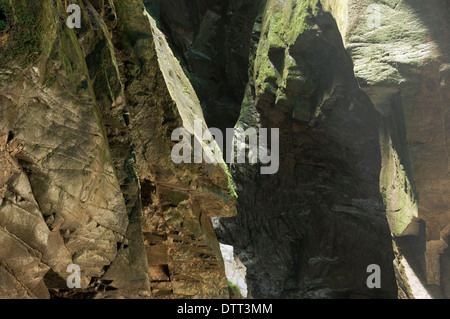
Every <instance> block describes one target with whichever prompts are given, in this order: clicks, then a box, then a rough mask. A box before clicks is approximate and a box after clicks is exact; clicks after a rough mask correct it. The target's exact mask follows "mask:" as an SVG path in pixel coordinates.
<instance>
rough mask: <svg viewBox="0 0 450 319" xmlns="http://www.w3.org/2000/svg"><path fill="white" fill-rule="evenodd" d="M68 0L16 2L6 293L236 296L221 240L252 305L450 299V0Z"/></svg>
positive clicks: (4, 226)
mask: <svg viewBox="0 0 450 319" xmlns="http://www.w3.org/2000/svg"><path fill="white" fill-rule="evenodd" d="M70 3H73V4H76V5H78V6H79V7H80V9H81V11H80V13H81V21H80V22H81V27H80V28H74V29H71V28H69V26H68V25H67V24H66V19H67V17H68V15H69V14H70V13H69V14H68V13H67V6H68V4H69V2H68V1H66V0H42V1H27V0H14V1H13V0H0V244H1V245H2V249H1V250H0V298H51V297H54V298H229V297H236V296H238V295H239V292H238V291H237V289H236V287H233V285H230V286H229V283H227V279H226V274H225V269H224V261H223V258H222V255H221V249H220V245H219V242H218V240H217V237H216V236H218V237H219V238H220V240H221V242H223V243H224V244H229V245H233V246H234V251H235V253H236V254H237V257H239V259H237V258H235V257H234V255H233V254H232V253H231V255H229V256H228V257H227V258H228V259H229V260H228V261H229V262H230V264H232V265H233V267H237V268H239V269H241V268H242V269H245V268H246V269H247V279H246V280H244V279H243V278H241V277H239V278H240V279H239V280H241V281H242V283H245V282H247V283H248V290H249V291H248V295H250V296H252V297H256V298H395V297H397V296H398V297H400V298H414V297H423V296H425V297H427V296H428V297H450V271H449V269H450V249H449V248H448V246H449V240H450V239H449V238H450V210H449V209H448V207H449V204H450V203H449V200H448V198H447V197H448V196H447V194H448V192H449V191H450V179H449V174H448V169H449V150H448V136H449V134H450V131H449V129H448V127H447V126H448V122H449V120H450V119H449V116H450V115H449V112H448V110H449V108H450V104H449V103H450V84H449V83H450V56H449V52H450V41H449V40H450V39H449V36H450V2H449V1H448V0H429V1H426V2H424V1H419V0H410V1H398V0H383V1H381V0H380V1H378V0H320V1H319V0H301V1H299V0H164V1H160V0H143V1H141V0H127V1H122V0H74V1H70ZM146 9H147V10H148V13H147V11H146ZM163 32H164V33H163ZM168 42H169V43H168ZM172 50H173V52H174V53H172ZM194 121H200V123H201V126H202V129H203V130H205V129H206V128H207V127H208V126H209V127H217V128H219V129H222V130H224V129H225V128H231V127H235V137H242V135H243V134H244V131H245V130H246V129H248V128H256V129H258V130H259V129H261V128H268V129H279V133H280V134H279V139H273V140H271V141H270V142H269V145H268V146H269V148H270V147H274V146H275V143H278V144H279V169H278V170H277V171H276V172H275V173H274V174H272V175H263V174H261V170H260V169H261V165H260V164H232V165H231V166H230V167H229V168H227V167H226V165H225V164H224V163H223V161H222V160H217V159H215V160H213V161H212V162H211V163H207V162H205V161H204V162H203V163H201V164H195V163H192V164H190V163H181V164H176V163H175V162H174V160H173V158H172V157H173V156H172V155H173V147H174V146H175V145H177V143H178V141H175V140H173V139H174V137H173V134H172V133H173V132H174V130H175V129H177V128H184V129H185V130H186V132H188V133H189V134H190V135H191V136H192V138H191V140H190V141H191V145H192V142H194V144H195V142H197V144H201V145H202V147H203V149H204V150H205V152H206V153H205V154H207V152H209V150H208V149H207V148H206V146H207V144H206V143H204V142H203V143H202V136H199V135H198V133H197V132H195V130H194ZM236 123H237V124H236ZM260 132H261V131H260ZM269 135H270V134H269ZM176 138H178V136H176ZM179 138H180V139H181V136H180V137H179ZM211 145H212V146H213V147H214V146H217V144H216V143H215V142H214V141H212V142H211V144H210V146H211ZM184 151H191V153H192V151H193V149H192V147H188V148H186V149H183V152H184ZM183 155H184V153H183ZM191 155H192V154H191ZM249 157H250V155H249V156H248V157H247V158H246V162H247V163H248V162H250V159H249ZM228 169H230V171H231V173H232V177H233V180H234V181H232V180H231V176H230V173H229V172H228ZM236 193H237V194H238V195H239V197H238V198H237V199H236V196H235V195H236ZM236 208H237V210H238V212H239V213H238V215H237V216H235V215H236ZM213 217H217V218H213ZM211 218H213V221H211ZM216 234H217V235H216ZM392 237H393V238H394V244H393V245H392ZM228 249H229V250H230V251H232V248H231V247H228ZM238 260H241V261H242V262H243V264H244V266H245V267H244V266H243V265H241V264H240V263H239V262H237V261H238ZM393 261H394V263H393ZM70 265H77V266H78V267H79V268H80V271H81V274H80V275H81V277H80V285H81V288H77V289H70V288H69V287H68V284H67V282H66V279H70V278H68V277H69V275H71V272H70V271H69V269H70V268H68V266H70ZM374 265H375V267H373V266H374ZM376 266H379V269H380V276H381V277H380V280H379V283H380V285H381V288H379V289H370V288H369V286H370V282H369V281H370V280H371V279H369V281H368V277H369V276H370V275H371V273H370V272H369V271H370V270H371V269H378V267H376ZM228 275H229V276H231V275H230V274H228ZM375 275H376V274H375ZM414 275H415V276H414ZM370 278H372V279H373V278H375V277H370ZM396 279H397V284H396ZM375 281H377V280H375ZM230 288H231V289H230ZM233 288H234V289H235V291H234V292H233ZM230 292H231V295H230Z"/></svg>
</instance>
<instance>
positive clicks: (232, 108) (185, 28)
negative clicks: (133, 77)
mask: <svg viewBox="0 0 450 319" xmlns="http://www.w3.org/2000/svg"><path fill="white" fill-rule="evenodd" d="M144 3H145V4H146V5H147V7H148V8H149V10H150V11H151V12H153V14H154V15H155V16H156V17H158V20H159V21H160V25H161V28H162V30H163V31H165V33H166V34H167V36H168V37H169V39H170V40H171V42H172V44H173V47H174V49H175V51H176V52H178V56H179V58H180V60H181V61H182V62H183V64H184V65H185V70H186V72H188V73H189V75H190V80H191V81H192V84H193V86H194V88H195V90H196V92H197V94H198V96H199V99H200V101H201V103H202V108H203V110H204V112H205V119H206V121H207V123H208V125H209V126H210V127H217V128H220V129H222V130H224V129H225V128H229V127H233V126H234V125H235V124H236V121H237V119H238V117H239V112H240V106H241V101H242V98H243V96H244V89H245V86H246V83H247V82H248V58H249V50H250V39H251V35H252V29H253V24H254V21H255V18H256V15H257V14H258V11H259V8H260V7H261V5H262V4H263V3H264V1H263V0H243V1H235V0H225V1H224V0H212V1H211V0H193V1H192V0H175V1H173V0H171V1H165V0H164V1H160V0H145V1H144Z"/></svg>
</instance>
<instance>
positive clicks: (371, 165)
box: [217, 1, 397, 298]
mask: <svg viewBox="0 0 450 319" xmlns="http://www.w3.org/2000/svg"><path fill="white" fill-rule="evenodd" d="M261 30H262V31H261V38H260V40H259V42H258V43H256V44H255V51H254V53H255V59H254V64H253V66H254V69H253V70H252V71H251V81H250V83H249V86H248V90H247V94H246V97H245V99H244V103H243V106H242V111H241V118H240V120H239V122H238V126H240V127H243V128H246V127H248V126H250V125H261V127H268V128H280V170H279V172H278V173H277V174H275V175H259V172H258V169H257V168H256V167H251V166H249V165H234V166H233V170H232V171H233V177H234V179H235V181H236V185H237V193H238V195H239V198H238V212H239V213H238V216H237V217H236V218H233V219H221V224H222V225H221V226H218V227H217V232H218V234H219V237H220V238H221V239H222V240H224V241H225V242H226V243H228V244H231V245H233V246H235V249H236V252H237V255H238V257H239V258H240V259H241V260H242V261H243V263H244V264H245V265H246V267H247V268H248V281H249V289H250V292H251V293H252V295H253V296H254V297H290V298H292V297H301V298H338V297H340V298H375V297H382V298H395V297H396V296H397V288H396V284H395V278H394V271H393V266H392V261H393V259H394V255H393V251H392V246H391V239H390V235H389V227H388V223H387V221H386V217H385V212H384V206H383V204H382V200H381V197H380V195H379V191H378V183H379V182H378V181H379V179H378V176H379V170H380V164H381V163H380V151H379V141H378V125H379V116H377V113H376V111H375V109H374V108H373V105H372V104H371V102H370V100H369V99H368V97H367V95H366V94H365V93H364V92H362V91H361V90H360V89H359V87H358V85H357V81H356V79H355V77H354V74H353V68H352V61H351V59H350V57H349V56H348V54H347V52H346V51H345V48H344V45H343V42H342V39H341V35H340V33H339V29H338V26H337V24H336V22H335V20H334V18H333V17H332V15H331V14H330V13H328V12H324V11H322V9H321V8H320V6H319V5H318V3H317V2H316V1H306V2H303V3H302V4H299V3H297V2H294V1H286V2H285V3H283V4H282V3H280V2H279V1H269V2H268V5H267V7H266V9H265V12H264V18H263V20H262V26H261ZM256 185H257V186H256ZM370 264H378V265H380V266H381V269H383V271H382V273H381V277H382V278H381V282H382V285H381V286H382V289H376V290H371V289H369V288H367V286H366V279H367V276H368V274H367V272H366V270H367V267H368V266H369V265H370Z"/></svg>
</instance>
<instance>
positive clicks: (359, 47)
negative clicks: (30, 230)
mask: <svg viewBox="0 0 450 319" xmlns="http://www.w3.org/2000/svg"><path fill="white" fill-rule="evenodd" d="M369 5H372V6H374V5H375V6H377V8H378V10H379V12H380V20H379V21H380V25H379V27H378V26H373V25H372V26H371V24H370V23H369V25H368V24H367V19H368V18H369V16H368V14H367V13H366V9H367V7H368V6H369ZM348 15H349V17H351V19H349V21H348V25H347V27H346V30H347V32H346V34H345V38H346V46H347V48H348V51H349V53H350V54H351V56H352V58H353V61H354V64H355V73H356V75H357V77H358V80H359V83H360V85H361V87H362V88H363V90H364V91H366V92H367V93H368V95H369V97H370V98H371V100H372V101H373V103H374V105H375V108H376V109H377V110H378V111H379V113H381V114H382V116H383V125H382V128H381V146H382V156H383V165H382V167H383V168H382V172H381V190H382V193H383V197H384V200H385V203H386V206H387V214H388V219H389V222H390V226H391V231H392V233H393V234H394V235H395V236H404V237H406V238H405V239H404V240H402V241H401V243H400V247H402V248H404V249H406V251H404V252H403V253H405V255H408V257H409V258H410V259H411V260H410V261H409V263H410V264H411V267H413V268H414V269H415V271H416V272H417V273H418V274H419V277H420V278H425V279H422V280H423V281H424V282H423V283H422V284H423V285H424V286H425V287H427V284H428V285H434V286H435V287H430V286H428V288H429V289H430V291H435V290H436V289H437V291H439V290H440V293H438V295H437V296H438V297H439V296H442V295H441V293H444V294H446V297H449V295H448V286H447V285H448V278H446V276H448V271H447V268H448V266H447V264H446V263H445V260H446V256H447V255H448V249H447V247H448V235H447V234H448V228H449V222H450V216H449V200H448V192H449V181H450V180H449V178H448V169H449V167H448V162H449V161H448V142H447V141H448V136H449V131H448V128H447V127H448V121H449V114H448V110H449V107H450V104H449V103H450V99H449V97H450V88H449V85H448V76H449V71H448V70H449V52H450V46H449V43H450V41H449V40H450V38H449V35H450V24H449V21H450V10H449V3H448V1H441V0H436V1H427V2H426V3H425V2H423V1H349V9H348ZM422 228H423V231H422ZM417 241H418V242H420V244H416V242H417ZM440 260H442V261H443V263H442V264H441V262H440ZM441 272H442V273H445V274H446V275H444V276H441ZM439 286H441V287H440V288H439Z"/></svg>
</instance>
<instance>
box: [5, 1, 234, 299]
mask: <svg viewBox="0 0 450 319" xmlns="http://www.w3.org/2000/svg"><path fill="white" fill-rule="evenodd" d="M66 2H67V1H47V0H45V1H39V2H33V4H32V5H30V4H26V3H25V1H12V2H11V1H6V0H2V1H1V2H0V4H1V6H0V9H1V11H2V14H4V15H5V16H6V18H7V24H8V26H7V28H4V29H3V30H2V31H1V32H2V38H1V42H0V45H1V50H0V52H1V53H0V59H1V61H2V64H1V65H2V67H1V69H0V77H1V82H0V114H1V116H0V131H1V134H0V135H1V138H0V140H1V143H0V145H1V146H0V162H1V164H2V176H1V178H0V190H1V191H0V194H1V201H0V203H1V205H0V236H1V238H2V239H1V243H2V245H5V246H6V247H8V249H3V250H2V253H1V254H0V274H1V275H0V276H1V278H2V280H1V288H0V294H1V295H0V296H1V297H2V298H47V297H49V296H53V297H72V298H77V297H81V298H94V297H95V298H120V297H126V298H149V297H153V298H177V297H178V298H183V297H185V298H201V297H203V298H219V297H221V298H223V297H227V296H228V285H227V281H226V278H225V272H224V266H223V261H222V259H221V255H220V249H219V244H218V242H217V240H216V237H215V234H214V231H213V228H212V224H211V219H210V217H211V216H232V215H233V214H234V213H235V201H234V198H233V196H232V195H231V192H230V189H229V186H230V185H231V184H230V181H229V178H228V176H227V172H226V167H225V166H224V165H223V164H221V163H213V164H195V165H187V164H182V165H177V164H174V163H173V162H172V160H171V157H170V155H171V149H172V146H173V145H174V142H172V141H171V133H172V131H173V129H175V128H177V127H185V128H187V129H188V130H190V131H191V132H192V122H193V120H194V119H197V120H200V121H203V123H204V120H203V114H202V111H201V107H200V104H199V102H198V99H197V97H196V94H195V92H194V90H193V89H192V86H191V85H190V83H189V81H188V79H187V78H186V76H185V74H184V73H183V71H182V68H181V67H180V65H179V63H178V62H177V60H176V59H175V58H174V57H173V55H172V53H171V51H170V49H169V47H168V45H167V43H166V41H165V38H164V36H163V35H162V34H161V33H160V32H159V30H158V29H157V27H156V24H155V22H154V21H153V19H152V18H151V17H150V16H148V15H146V13H145V10H144V6H143V3H142V2H141V1H137V0H133V1H126V2H124V1H112V0H108V1H74V3H76V4H78V5H79V6H80V8H81V13H82V17H81V26H82V27H81V28H80V29H70V28H68V27H67V26H66V23H65V22H66V17H67V14H66V5H67V3H66ZM31 30H34V31H33V32H31ZM24 43H25V44H24ZM203 125H204V126H205V127H206V125H205V124H203ZM3 168H4V169H3ZM70 264H76V265H78V266H79V267H80V269H81V288H80V289H75V290H70V289H68V288H67V285H66V278H67V277H68V276H69V274H70V273H68V272H67V267H68V265H70Z"/></svg>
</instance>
